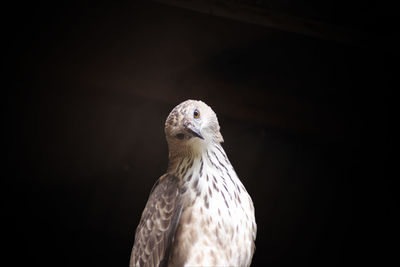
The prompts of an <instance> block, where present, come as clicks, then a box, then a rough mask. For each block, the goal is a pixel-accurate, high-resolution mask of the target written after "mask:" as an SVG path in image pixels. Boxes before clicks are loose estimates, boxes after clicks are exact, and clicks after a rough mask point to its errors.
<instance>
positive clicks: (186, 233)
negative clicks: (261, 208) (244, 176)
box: [170, 146, 256, 266]
mask: <svg viewBox="0 0 400 267" xmlns="http://www.w3.org/2000/svg"><path fill="white" fill-rule="evenodd" d="M177 174H178V175H179V174H180V175H181V177H180V178H181V179H182V185H181V194H182V199H183V205H184V206H183V210H182V215H181V220H180V223H179V225H178V228H177V231H176V234H175V239H174V243H175V244H174V246H173V248H174V249H173V251H172V254H171V257H170V264H171V265H172V266H174V265H176V266H182V265H188V266H193V265H194V266H196V265H197V266H200V265H201V266H216V265H220V266H221V265H224V266H248V265H250V263H251V258H252V254H253V250H254V239H255V231H256V224H255V218H254V207H253V203H252V200H251V198H250V196H249V194H248V193H247V191H246V189H245V188H244V186H243V184H242V183H241V181H240V180H239V178H238V177H237V175H236V173H235V171H234V169H233V167H232V165H231V164H230V162H229V160H228V158H227V156H226V154H225V152H224V150H223V149H222V147H221V146H215V147H213V149H209V150H207V151H206V152H205V153H203V154H202V155H200V156H199V157H196V158H189V159H184V162H182V164H180V166H178V167H177ZM178 177H179V176H178Z"/></svg>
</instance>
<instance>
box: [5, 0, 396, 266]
mask: <svg viewBox="0 0 400 267" xmlns="http://www.w3.org/2000/svg"><path fill="white" fill-rule="evenodd" d="M12 10H13V12H14V13H15V14H14V13H12V16H11V17H12V18H13V19H12V20H11V19H10V20H9V22H8V23H9V24H10V25H12V28H11V31H10V33H11V35H10V37H9V38H8V39H7V42H8V44H9V49H8V50H7V51H6V56H5V57H6V75H7V78H8V79H7V84H6V85H5V88H6V91H7V97H6V100H5V101H4V102H5V103H4V105H3V114H4V116H3V118H4V121H3V125H4V130H3V131H4V133H5V138H4V139H3V140H4V142H5V147H6V153H7V161H6V170H7V171H6V174H5V175H4V178H3V180H4V181H5V184H4V190H5V191H7V193H8V194H5V196H6V197H5V200H4V201H3V205H4V207H5V208H4V210H5V212H4V215H5V221H6V222H7V223H9V224H7V228H6V229H7V231H6V232H7V237H9V238H7V243H8V244H9V246H8V247H9V248H11V250H12V251H13V253H12V254H9V255H10V256H11V257H12V260H13V262H16V263H17V265H19V263H20V264H21V265H27V264H29V265H39V266H94V265H96V266H127V264H128V261H129V255H130V250H131V247H132V245H133V237H134V231H135V228H136V226H137V224H138V221H139V219H140V215H141V212H142V210H143V208H144V205H145V203H146V201H147V197H148V193H149V192H150V189H151V187H152V185H153V183H154V182H155V181H156V179H157V178H158V177H159V176H160V175H162V174H163V173H164V172H165V169H166V166H167V154H168V151H167V145H166V142H165V139H164V132H163V125H164V121H165V119H166V117H167V115H168V113H169V112H170V110H171V109H172V108H173V107H174V106H175V105H177V104H178V103H180V102H181V101H184V100H186V99H190V98H192V99H201V100H203V101H205V102H206V103H208V104H209V105H210V106H211V107H212V108H213V109H214V111H215V112H216V113H217V114H218V118H219V122H220V125H221V128H222V130H221V131H222V134H223V136H224V139H225V143H224V148H225V150H226V152H227V154H228V156H229V158H230V160H231V162H232V164H233V165H234V167H235V169H236V171H237V173H238V175H239V177H240V178H241V180H242V181H243V183H244V185H245V186H246V188H247V189H248V191H249V193H250V194H251V196H252V198H253V201H254V203H255V207H256V217H257V224H258V235H257V241H256V246H257V249H256V253H255V255H254V259H253V265H254V266H264V265H270V266H275V265H277V266H278V265H299V264H303V265H304V264H305V265H308V266H310V265H318V266H321V265H322V266H329V265H335V266H337V265H339V264H343V263H344V262H346V263H347V262H348V263H354V264H357V263H367V262H368V263H371V262H375V263H380V264H384V263H385V262H386V263H387V262H389V261H390V260H391V255H392V254H393V253H394V247H392V246H391V244H390V242H391V241H393V239H394V234H395V233H394V231H393V229H394V226H395V222H394V218H393V215H394V187H393V182H394V178H393V175H391V174H390V171H391V170H392V167H391V166H393V163H394V161H393V160H392V159H391V156H390V153H391V150H392V146H393V135H392V131H391V129H392V127H391V126H392V125H393V123H394V116H393V111H394V108H393V105H394V101H393V100H392V88H393V87H394V85H393V82H395V77H394V73H395V72H394V70H393V69H392V67H391V64H390V63H392V62H393V61H394V57H393V56H392V54H391V51H388V50H385V44H381V46H379V47H374V48H371V47H368V46H352V45H346V44H342V43H338V42H335V41H323V40H319V39H315V38H311V37H306V36H303V35H302V34H301V33H297V34H296V33H289V32H283V31H280V30H276V29H272V28H266V27H265V28H263V27H260V26H256V25H251V24H246V23H241V22H237V21H232V20H228V19H224V18H218V17H213V16H208V15H204V14H200V13H196V12H192V11H188V10H184V9H178V8H174V7H169V6H165V5H161V4H157V3H140V4H137V3H130V4H123V5H120V6H117V5H113V6H110V5H109V4H106V3H101V2H97V3H96V4H91V3H87V2H85V3H82V2H79V3H71V2H70V3H66V4H60V3H58V4H57V5H55V4H51V3H35V4H30V6H26V5H25V6H14V7H12Z"/></svg>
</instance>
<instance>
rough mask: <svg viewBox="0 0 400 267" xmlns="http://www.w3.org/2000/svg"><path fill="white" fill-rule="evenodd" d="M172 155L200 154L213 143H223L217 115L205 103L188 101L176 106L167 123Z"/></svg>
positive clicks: (166, 134)
mask: <svg viewBox="0 0 400 267" xmlns="http://www.w3.org/2000/svg"><path fill="white" fill-rule="evenodd" d="M165 136H166V138H167V142H168V146H169V150H170V155H171V153H172V154H174V155H177V154H178V155H179V154H182V153H187V152H189V153H195V152H200V151H201V150H202V149H204V148H206V147H207V146H208V145H209V144H212V143H221V142H223V141H224V140H223V137H222V135H221V133H220V127H219V124H218V119H217V115H216V114H215V112H214V111H213V110H212V109H211V108H210V107H209V106H208V105H207V104H205V103H204V102H202V101H197V100H186V101H184V102H182V103H181V104H179V105H178V106H176V107H175V108H174V109H173V110H172V111H171V113H170V114H169V116H168V118H167V120H166V122H165Z"/></svg>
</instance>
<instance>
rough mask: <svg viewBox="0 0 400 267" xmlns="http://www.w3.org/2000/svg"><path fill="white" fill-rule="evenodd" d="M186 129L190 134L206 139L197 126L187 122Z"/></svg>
mask: <svg viewBox="0 0 400 267" xmlns="http://www.w3.org/2000/svg"><path fill="white" fill-rule="evenodd" d="M185 128H186V130H187V131H188V133H189V134H191V135H192V136H194V137H198V138H200V139H203V140H204V137H203V136H202V135H201V133H200V130H198V129H197V128H196V127H194V126H193V125H192V124H187V125H185Z"/></svg>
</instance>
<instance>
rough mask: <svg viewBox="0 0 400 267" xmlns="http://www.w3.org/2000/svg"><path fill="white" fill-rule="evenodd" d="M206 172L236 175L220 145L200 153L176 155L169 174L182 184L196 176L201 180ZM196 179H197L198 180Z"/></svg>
mask: <svg viewBox="0 0 400 267" xmlns="http://www.w3.org/2000/svg"><path fill="white" fill-rule="evenodd" d="M205 172H209V173H210V172H211V173H221V174H223V173H227V174H228V175H229V174H232V173H233V174H234V175H235V176H236V174H235V173H234V170H233V167H232V165H231V163H230V162H229V160H228V157H227V156H226V153H225V151H224V149H223V148H222V146H221V145H220V144H213V145H210V146H207V147H206V148H205V149H203V150H201V151H198V153H185V154H181V155H175V156H174V157H171V155H170V159H169V166H168V173H170V174H173V175H175V176H176V177H178V178H179V179H180V180H181V181H182V182H186V181H188V180H190V179H191V178H193V176H196V177H197V178H201V177H202V176H203V175H204V173H205ZM197 178H196V179H197Z"/></svg>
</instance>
